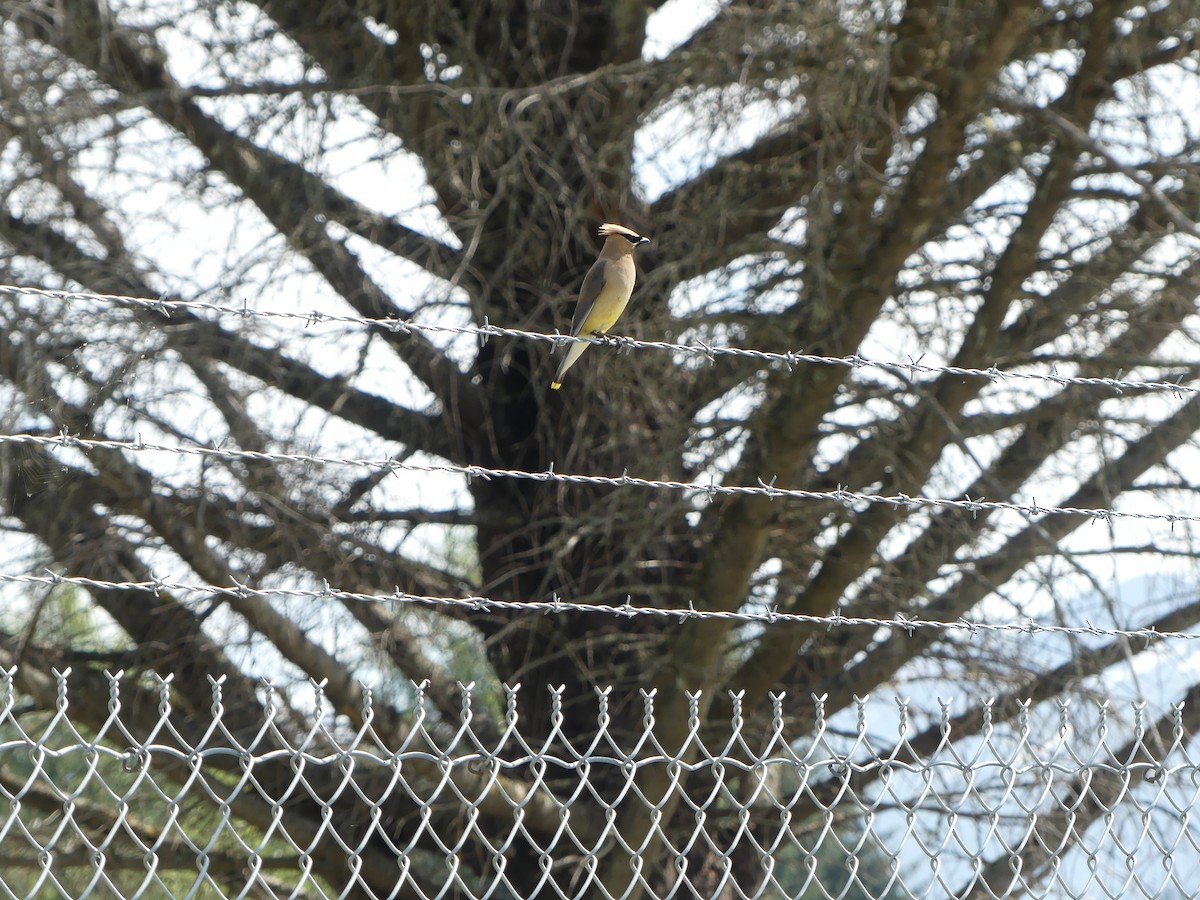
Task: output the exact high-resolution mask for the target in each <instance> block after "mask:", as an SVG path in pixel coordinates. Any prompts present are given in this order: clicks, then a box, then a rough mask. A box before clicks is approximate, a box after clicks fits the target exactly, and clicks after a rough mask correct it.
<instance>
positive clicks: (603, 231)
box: [600, 222, 641, 238]
mask: <svg viewBox="0 0 1200 900" xmlns="http://www.w3.org/2000/svg"><path fill="white" fill-rule="evenodd" d="M614 234H619V235H621V236H623V237H631V238H640V237H641V235H640V234H638V233H637V232H636V231H634V230H633V229H632V228H626V227H625V226H624V225H614V224H613V223H612V222H605V223H604V224H603V225H601V226H600V235H601V236H602V237H612V236H613V235H614Z"/></svg>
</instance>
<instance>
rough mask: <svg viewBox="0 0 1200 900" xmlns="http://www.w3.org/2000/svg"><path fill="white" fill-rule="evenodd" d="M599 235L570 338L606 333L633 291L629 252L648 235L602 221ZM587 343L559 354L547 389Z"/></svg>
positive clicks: (555, 386) (555, 387)
mask: <svg viewBox="0 0 1200 900" xmlns="http://www.w3.org/2000/svg"><path fill="white" fill-rule="evenodd" d="M600 235H601V236H602V237H603V238H604V239H605V240H604V246H603V247H602V248H601V250H600V257H599V259H597V260H596V261H595V262H594V263H593V264H592V268H591V269H590V270H589V271H588V273H587V275H585V276H584V278H583V284H582V286H580V288H579V305H578V306H576V307H575V318H574V319H572V320H571V335H572V336H573V337H580V336H586V335H590V334H606V333H607V332H608V329H610V328H612V327H613V325H614V324H615V323H616V321H617V319H619V318H620V317H621V313H623V312H624V311H625V305H626V304H627V303H629V295H630V294H632V293H633V280H634V275H635V271H634V265H633V251H634V250H635V249H637V248H638V247H639V246H640V245H642V244H648V243H650V238H647V237H642V236H641V235H640V234H638V233H637V232H636V231H634V230H633V229H632V228H626V227H625V226H624V225H614V224H613V223H611V222H605V223H604V224H603V225H601V226H600ZM587 348H588V344H586V343H584V342H583V341H580V342H578V343H572V344H571V346H570V347H569V348H568V350H567V355H566V356H564V357H563V361H562V364H561V365H559V367H558V373H557V374H556V375H555V376H554V380H553V381H552V382H550V389H551V390H554V391H557V390H558V389H559V388H560V387H562V380H563V375H565V374H566V372H567V369H569V368H571V366H573V365H575V360H577V359H579V357H580V356H582V355H583V351H584V350H586V349H587Z"/></svg>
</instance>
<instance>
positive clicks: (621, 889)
mask: <svg viewBox="0 0 1200 900" xmlns="http://www.w3.org/2000/svg"><path fill="white" fill-rule="evenodd" d="M2 674H3V677H2V678H0V894H2V895H4V896H10V897H37V898H41V897H60V896H61V897H105V898H109V897H296V898H300V897H305V898H307V897H313V898H316V897H345V898H351V897H355V898H356V897H394V898H400V897H405V898H408V897H463V898H476V897H478V898H482V897H490V898H517V897H539V898H541V897H571V898H601V897H612V896H622V897H634V896H641V897H712V898H747V897H749V898H767V897H770V898H783V897H791V898H815V897H839V898H866V897H872V898H900V897H947V896H954V897H1009V896H1024V895H1032V896H1049V897H1103V896H1107V897H1185V896H1196V895H1197V894H1198V893H1200V863H1198V860H1200V840H1198V836H1200V835H1198V830H1197V827H1196V826H1195V825H1194V824H1193V822H1192V816H1191V809H1192V807H1193V804H1194V803H1195V801H1196V796H1197V792H1198V791H1200V770H1198V768H1197V765H1196V763H1195V762H1194V760H1193V755H1192V751H1191V741H1190V738H1189V735H1188V733H1187V727H1186V725H1187V722H1186V720H1185V718H1184V706H1182V705H1179V706H1174V707H1170V708H1169V709H1166V710H1165V711H1160V714H1159V715H1158V716H1157V717H1152V716H1151V714H1150V710H1149V709H1148V708H1147V707H1146V706H1145V705H1144V704H1117V703H1092V704H1084V703H1076V704H1074V705H1071V704H1064V703H1055V704H1048V705H1041V706H1034V705H1029V704H1026V705H1018V706H1016V707H1014V708H1011V709H1002V708H1000V707H999V706H998V705H996V704H992V703H988V702H984V703H981V704H966V705H963V704H954V703H950V702H940V704H939V705H935V707H934V710H933V712H932V713H930V712H929V711H918V710H917V709H916V708H915V707H912V706H910V705H909V704H908V703H907V702H906V701H902V700H895V701H889V702H886V703H885V702H878V701H868V700H862V701H859V702H858V703H857V704H856V705H855V706H854V708H852V709H850V710H845V711H841V712H839V713H838V714H836V715H827V714H826V711H825V709H824V707H823V703H822V701H821V698H815V697H808V698H805V699H803V700H801V699H800V698H799V696H797V697H787V696H782V695H780V696H774V695H773V696H771V697H770V698H767V699H766V700H764V701H762V703H758V702H756V703H755V704H754V705H753V708H751V707H750V705H749V704H748V703H745V704H744V701H743V699H742V698H741V697H740V696H739V695H737V694H730V695H725V696H722V697H713V698H703V697H700V696H698V695H697V696H695V697H692V698H691V714H690V717H689V719H688V721H687V722H686V723H683V724H684V726H685V727H683V728H682V730H671V733H674V734H683V735H684V737H683V739H682V740H681V741H678V742H676V743H668V742H667V741H665V740H663V739H662V736H663V733H664V731H665V730H668V729H664V727H663V723H662V722H661V721H659V720H658V719H656V716H655V700H656V695H655V694H654V692H653V691H643V692H639V693H638V694H636V695H635V696H632V697H630V696H622V697H618V696H615V695H614V694H613V693H612V692H608V691H604V690H597V691H596V693H595V695H594V696H582V697H581V696H565V695H564V693H563V692H562V691H556V690H553V689H546V688H540V689H535V688H531V687H528V686H527V687H522V688H502V687H495V688H491V689H474V688H471V687H464V688H463V689H462V705H461V710H460V711H459V714H458V715H457V717H454V716H449V715H446V714H444V712H442V713H439V712H438V711H437V709H436V707H435V705H433V704H431V703H429V702H428V700H427V698H426V695H425V691H424V689H423V687H422V686H420V685H412V686H408V687H407V689H405V690H400V691H397V692H396V694H395V696H394V697H393V698H392V700H390V701H389V702H388V703H387V704H384V703H383V702H382V701H381V700H379V699H375V700H371V699H370V695H368V698H369V699H368V702H367V704H366V706H365V708H364V709H361V710H338V709H332V708H330V706H329V704H328V703H327V702H326V700H325V698H324V696H323V694H322V692H321V691H320V689H319V687H315V686H314V687H311V688H309V689H307V690H298V691H297V690H291V691H283V690H277V689H275V688H273V687H272V686H270V685H269V684H263V685H262V686H261V693H260V695H259V696H258V697H257V698H256V699H257V700H258V704H257V705H255V704H242V703H237V702H234V698H232V697H229V696H226V692H225V690H224V686H223V683H222V682H221V681H219V680H214V681H212V703H211V706H210V707H209V708H207V709H190V708H186V706H185V705H177V704H179V700H178V699H177V698H176V695H175V693H174V692H173V691H172V687H171V681H172V679H171V678H169V677H168V678H161V677H158V676H152V675H151V676H146V675H142V676H139V677H137V678H133V677H129V678H124V677H122V676H121V675H113V676H107V681H105V682H102V684H103V685H104V686H106V690H107V697H105V696H103V693H102V692H98V691H96V690H94V689H86V690H80V689H79V688H78V687H77V684H76V681H77V679H71V678H69V677H68V674H63V675H61V676H60V677H58V679H57V682H56V683H54V684H52V685H51V684H42V685H40V686H35V687H36V689H35V690H30V688H29V686H28V685H25V684H23V683H22V680H21V679H22V677H23V676H22V673H21V672H20V671H19V670H18V669H16V668H14V669H12V670H9V671H8V672H6V673H2ZM518 690H519V691H521V692H524V691H530V690H540V691H541V692H542V693H543V694H544V695H545V696H546V698H547V703H546V706H545V709H546V711H547V715H546V717H545V720H544V721H530V720H528V718H526V717H519V716H518V715H517V712H516V710H517V702H516V701H517V697H518ZM44 691H50V692H51V693H49V694H47V693H43V692H44ZM35 695H37V696H42V697H46V696H53V697H54V698H55V701H54V702H53V703H51V704H47V703H45V702H37V701H35V700H34V699H33V698H34V697H35ZM105 703H107V715H103V714H101V715H96V713H97V706H99V707H103V705H104V704H105ZM84 704H87V705H91V708H90V709H87V712H88V713H89V715H87V716H84V715H81V714H80V712H79V711H80V710H81V709H82V708H83V706H82V705H84ZM264 711H265V712H264ZM84 721H88V722H93V723H95V722H100V723H101V724H100V725H99V727H95V726H91V727H84V726H83V725H81V724H80V723H82V722H84ZM960 734H961V737H960V736H959V735H960Z"/></svg>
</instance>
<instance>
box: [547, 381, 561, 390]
mask: <svg viewBox="0 0 1200 900" xmlns="http://www.w3.org/2000/svg"><path fill="white" fill-rule="evenodd" d="M560 387H562V383H561V382H558V381H552V382H550V390H552V391H557V390H558V389H559V388H560Z"/></svg>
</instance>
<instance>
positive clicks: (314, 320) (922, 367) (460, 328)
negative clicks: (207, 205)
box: [0, 284, 1200, 396]
mask: <svg viewBox="0 0 1200 900" xmlns="http://www.w3.org/2000/svg"><path fill="white" fill-rule="evenodd" d="M0 294H27V295H30V296H36V297H44V298H48V299H55V300H66V301H76V300H80V301H90V302H97V303H111V304H117V305H122V306H130V307H136V308H139V309H147V310H153V311H156V312H160V313H162V314H163V315H164V316H170V314H171V311H172V310H193V311H196V312H206V313H215V314H218V315H228V316H238V317H242V318H261V319H282V320H292V321H302V322H305V323H306V324H320V323H329V322H332V323H340V324H349V325H361V326H367V327H374V328H382V329H386V330H388V331H394V332H399V333H402V334H409V333H414V332H415V333H421V334H449V335H459V336H470V337H474V338H475V339H476V340H478V341H479V343H480V344H481V345H482V344H484V343H486V342H487V341H488V340H489V339H490V338H493V337H510V338H518V339H521V340H529V341H541V342H547V343H552V344H555V345H563V344H571V343H585V344H589V343H590V344H608V345H610V346H615V347H617V348H619V349H626V350H660V351H668V352H672V353H687V354H691V355H694V356H704V357H707V358H708V360H709V361H710V362H716V360H717V359H718V358H720V357H737V358H742V359H752V360H757V361H759V362H764V363H773V364H776V365H779V366H783V367H785V368H787V369H788V370H789V371H790V370H791V369H792V368H794V367H795V366H796V365H797V364H799V363H813V364H817V365H829V366H843V367H845V368H853V369H864V368H867V369H877V370H880V371H885V372H888V373H890V374H893V375H905V376H907V377H909V378H912V377H914V376H916V375H917V374H922V375H943V374H948V375H959V376H962V377H964V378H986V379H987V380H989V381H991V382H1002V381H1011V380H1018V381H1042V382H1048V383H1050V384H1054V385H1058V386H1060V387H1063V386H1066V385H1088V386H1092V387H1104V388H1109V389H1111V390H1113V391H1115V392H1116V393H1118V394H1121V393H1124V392H1125V391H1140V392H1155V391H1166V392H1169V393H1172V394H1175V395H1176V396H1183V395H1185V394H1194V393H1200V387H1197V386H1193V385H1187V384H1183V383H1182V382H1181V381H1161V380H1160V381H1155V380H1129V379H1123V378H1113V377H1093V376H1083V375H1059V374H1057V373H1054V372H1018V371H1008V370H1003V369H1000V368H998V367H997V366H994V365H993V366H989V367H988V368H986V369H984V368H975V367H970V366H951V365H944V366H938V365H930V364H927V363H922V362H921V361H920V360H919V359H909V360H908V361H906V362H901V361H899V360H884V359H871V358H868V357H864V356H860V355H858V354H850V355H848V356H821V355H819V354H814V353H804V352H803V351H786V352H782V353H780V352H774V351H770V350H757V349H754V348H752V347H731V346H715V345H712V344H707V343H705V342H704V341H702V340H700V339H698V338H697V339H695V340H693V341H692V343H689V344H680V343H675V342H672V341H646V340H638V339H636V338H631V337H624V336H621V335H613V334H608V335H599V336H590V335H589V336H573V335H569V334H562V333H560V332H558V331H554V332H542V331H529V330H525V329H521V328H508V327H506V326H503V325H495V324H492V323H491V322H488V321H487V320H486V319H485V321H484V324H482V325H442V324H433V323H429V322H418V321H416V320H414V319H412V318H402V317H390V316H384V317H377V318H373V317H369V316H352V315H341V314H336V313H327V312H321V311H319V310H313V311H311V312H307V313H304V312H288V311H284V310H260V309H252V308H250V307H249V306H248V305H242V306H231V305H228V304H220V303H209V302H206V301H202V300H168V299H166V298H164V297H158V298H155V299H148V298H145V297H130V296H125V295H121V294H93V293H88V292H85V291H63V290H49V289H46V288H31V287H21V286H19V285H10V284H0Z"/></svg>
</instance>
